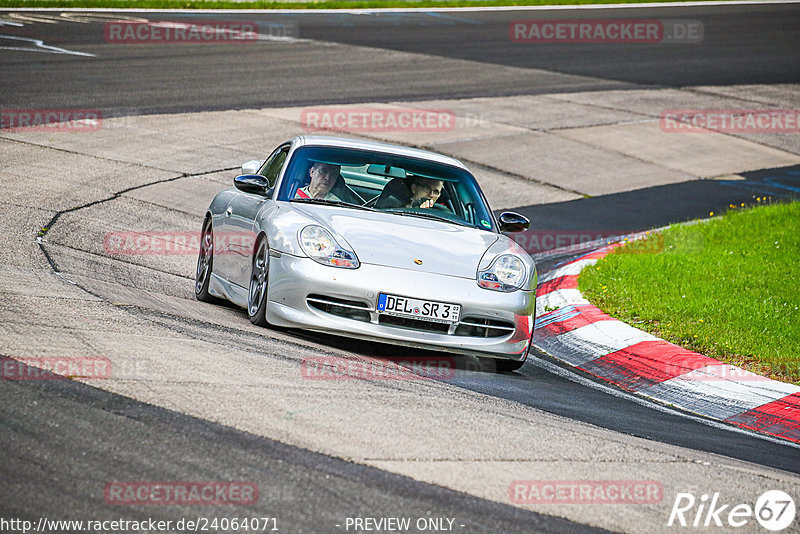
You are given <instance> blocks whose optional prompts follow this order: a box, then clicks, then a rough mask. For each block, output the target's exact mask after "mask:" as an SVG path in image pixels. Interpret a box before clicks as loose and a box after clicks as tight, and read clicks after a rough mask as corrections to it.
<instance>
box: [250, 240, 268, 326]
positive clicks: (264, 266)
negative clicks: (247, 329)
mask: <svg viewBox="0 0 800 534" xmlns="http://www.w3.org/2000/svg"><path fill="white" fill-rule="evenodd" d="M268 285H269V246H268V245H267V238H266V237H263V238H262V239H261V240H260V241H259V242H258V245H257V246H256V253H255V255H253V269H252V271H251V273H250V290H249V291H248V293H247V315H248V316H249V317H250V322H251V323H253V324H254V325H257V326H267V325H268V324H269V323H268V322H267V288H268Z"/></svg>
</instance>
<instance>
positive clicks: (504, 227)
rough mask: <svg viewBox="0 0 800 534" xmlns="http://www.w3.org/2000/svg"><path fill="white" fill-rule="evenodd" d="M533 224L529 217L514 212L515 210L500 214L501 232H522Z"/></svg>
mask: <svg viewBox="0 0 800 534" xmlns="http://www.w3.org/2000/svg"><path fill="white" fill-rule="evenodd" d="M530 226H531V221H529V220H528V218H527V217H524V216H522V215H520V214H519V213H514V212H513V211H504V212H503V213H501V214H500V231H501V232H522V231H523V230H527V229H528V228H530Z"/></svg>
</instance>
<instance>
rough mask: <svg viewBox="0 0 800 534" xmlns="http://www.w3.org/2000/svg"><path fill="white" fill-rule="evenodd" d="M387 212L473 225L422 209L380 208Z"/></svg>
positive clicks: (459, 224)
mask: <svg viewBox="0 0 800 534" xmlns="http://www.w3.org/2000/svg"><path fill="white" fill-rule="evenodd" d="M381 211H385V212H388V213H394V214H395V215H406V216H409V217H422V218H423V219H433V220H435V221H444V222H447V223H452V224H457V225H458V226H466V227H467V228H474V226H473V225H471V224H469V223H467V222H461V221H455V220H453V219H450V218H449V217H442V216H441V215H436V214H435V213H427V212H422V211H405V210H381Z"/></svg>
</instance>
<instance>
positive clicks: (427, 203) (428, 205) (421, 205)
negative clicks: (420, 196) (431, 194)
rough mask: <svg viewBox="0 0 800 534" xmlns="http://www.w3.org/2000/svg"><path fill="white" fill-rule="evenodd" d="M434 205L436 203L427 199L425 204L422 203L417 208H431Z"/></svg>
mask: <svg viewBox="0 0 800 534" xmlns="http://www.w3.org/2000/svg"><path fill="white" fill-rule="evenodd" d="M434 204H436V202H434V201H433V200H430V199H428V200H426V201H425V202H423V203H422V204H420V205H419V207H420V208H432V207H433V205H434Z"/></svg>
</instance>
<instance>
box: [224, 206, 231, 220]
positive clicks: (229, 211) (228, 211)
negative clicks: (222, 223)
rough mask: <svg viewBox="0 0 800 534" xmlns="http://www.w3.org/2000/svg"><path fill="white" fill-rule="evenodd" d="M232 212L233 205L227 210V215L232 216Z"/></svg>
mask: <svg viewBox="0 0 800 534" xmlns="http://www.w3.org/2000/svg"><path fill="white" fill-rule="evenodd" d="M231 213H233V206H228V209H226V210H225V217H230V216H231Z"/></svg>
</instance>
